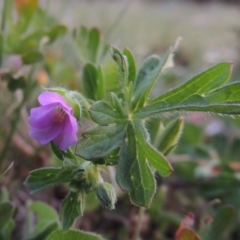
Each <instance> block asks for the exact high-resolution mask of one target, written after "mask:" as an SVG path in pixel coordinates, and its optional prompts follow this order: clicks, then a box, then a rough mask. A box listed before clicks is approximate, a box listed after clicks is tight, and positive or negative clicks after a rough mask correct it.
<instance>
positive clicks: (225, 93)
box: [135, 63, 240, 119]
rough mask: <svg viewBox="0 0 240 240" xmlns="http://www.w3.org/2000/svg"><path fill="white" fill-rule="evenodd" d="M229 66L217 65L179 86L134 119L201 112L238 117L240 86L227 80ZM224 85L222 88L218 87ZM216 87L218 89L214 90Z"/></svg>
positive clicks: (153, 102) (157, 99)
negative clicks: (172, 112)
mask: <svg viewBox="0 0 240 240" xmlns="http://www.w3.org/2000/svg"><path fill="white" fill-rule="evenodd" d="M230 73H231V64H230V63H220V64H217V65H216V66H213V67H212V68H210V69H208V70H206V71H204V72H202V73H200V74H198V75H197V76H195V77H193V78H192V79H190V80H189V81H187V82H186V83H184V84H182V85H181V86H179V87H177V88H176V89H173V90H171V91H169V92H167V93H165V94H163V95H161V96H160V97H158V98H156V99H154V100H152V101H151V102H150V104H149V105H148V106H146V107H144V108H142V109H140V110H139V111H137V112H136V113H135V118H137V119H139V118H145V117H148V116H151V115H153V114H157V113H161V112H169V111H203V112H213V113H219V114H239V113H240V108H239V107H240V95H239V94H238V93H239V88H240V83H239V82H235V83H231V84H228V85H223V84H224V83H225V82H227V81H228V80H229V77H230ZM221 85H223V86H222V87H219V86H221ZM216 86H218V87H219V88H217V89H216Z"/></svg>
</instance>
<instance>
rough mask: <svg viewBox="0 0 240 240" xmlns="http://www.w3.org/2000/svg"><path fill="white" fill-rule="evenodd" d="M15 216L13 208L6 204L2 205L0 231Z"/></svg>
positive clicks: (0, 205) (0, 208) (0, 207)
mask: <svg viewBox="0 0 240 240" xmlns="http://www.w3.org/2000/svg"><path fill="white" fill-rule="evenodd" d="M12 215H13V206H12V205H11V204H10V203H8V202H4V203H1V204H0V230H2V229H3V228H4V227H5V226H6V224H7V223H8V221H9V220H10V219H11V218H12Z"/></svg>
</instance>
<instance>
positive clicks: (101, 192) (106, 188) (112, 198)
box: [94, 182, 117, 210]
mask: <svg viewBox="0 0 240 240" xmlns="http://www.w3.org/2000/svg"><path fill="white" fill-rule="evenodd" d="M94 191H95V193H96V196H97V198H98V200H99V201H100V202H101V204H102V206H103V207H105V208H108V209H110V210H112V209H114V208H115V203H116V200H117V196H116V191H115V189H114V187H113V186H112V185H111V184H110V183H107V182H102V183H98V184H97V185H96V187H95V189H94Z"/></svg>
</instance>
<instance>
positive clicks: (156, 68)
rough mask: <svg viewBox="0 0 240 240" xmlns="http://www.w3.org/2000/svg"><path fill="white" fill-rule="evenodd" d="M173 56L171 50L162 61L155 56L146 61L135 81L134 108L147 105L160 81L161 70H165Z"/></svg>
mask: <svg viewBox="0 0 240 240" xmlns="http://www.w3.org/2000/svg"><path fill="white" fill-rule="evenodd" d="M171 55H172V51H171V50H169V51H168V52H167V53H166V54H165V56H164V57H163V58H162V59H160V58H159V57H158V56H155V55H153V56H150V57H148V58H147V59H146V60H145V62H144V63H143V65H142V67H141V68H140V70H139V72H138V75H137V78H136V80H135V81H134V87H133V91H134V94H133V107H134V108H140V107H143V106H144V105H145V104H146V102H147V99H148V96H149V93H150V91H151V89H152V87H153V85H154V83H155V82H156V80H157V79H158V77H159V75H160V73H161V70H162V69H163V68H164V66H165V64H166V63H167V62H168V59H169V57H170V56H171Z"/></svg>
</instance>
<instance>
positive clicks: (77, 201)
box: [60, 192, 85, 230]
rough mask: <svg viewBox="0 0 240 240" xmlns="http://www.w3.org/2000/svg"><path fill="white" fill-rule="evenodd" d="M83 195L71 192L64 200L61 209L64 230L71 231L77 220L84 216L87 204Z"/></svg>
mask: <svg viewBox="0 0 240 240" xmlns="http://www.w3.org/2000/svg"><path fill="white" fill-rule="evenodd" d="M83 194H84V193H81V192H79V193H78V192H70V193H69V194H68V196H67V197H66V198H65V199H64V200H63V202H62V205H61V209H60V220H61V221H62V227H63V230H67V229H69V228H70V227H71V226H72V225H73V222H74V220H75V218H76V217H78V216H80V215H82V214H83V210H84V204H85V203H84V196H83Z"/></svg>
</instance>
